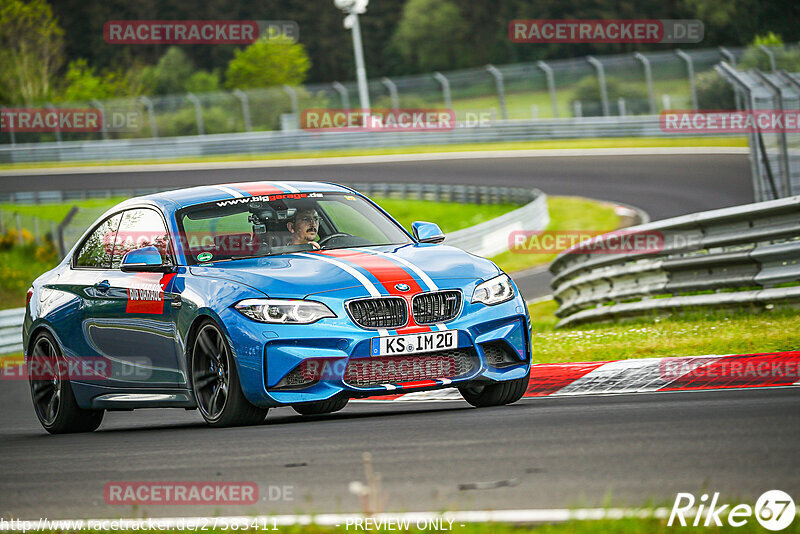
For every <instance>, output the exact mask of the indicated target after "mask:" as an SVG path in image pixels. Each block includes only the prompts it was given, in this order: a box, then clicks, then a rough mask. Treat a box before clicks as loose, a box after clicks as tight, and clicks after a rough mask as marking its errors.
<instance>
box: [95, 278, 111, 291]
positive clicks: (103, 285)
mask: <svg viewBox="0 0 800 534" xmlns="http://www.w3.org/2000/svg"><path fill="white" fill-rule="evenodd" d="M94 288H95V289H96V290H98V291H100V292H101V293H105V292H106V291H108V290H109V289H111V284H109V283H108V280H103V281H102V282H97V283H96V284H95V285H94Z"/></svg>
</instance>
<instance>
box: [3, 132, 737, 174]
mask: <svg viewBox="0 0 800 534" xmlns="http://www.w3.org/2000/svg"><path fill="white" fill-rule="evenodd" d="M746 146H747V138H746V137H669V138H661V137H619V138H597V139H595V138H591V139H556V140H550V141H515V142H508V143H468V144H455V145H417V146H403V147H380V148H361V149H331V150H319V151H315V152H299V151H298V152H266V153H260V154H228V155H213V156H191V157H182V158H165V159H142V160H114V161H100V162H98V161H54V162H40V163H28V162H25V163H3V164H0V170H19V169H50V168H60V167H86V166H90V167H102V166H109V165H148V164H166V163H214V162H235V161H258V160H281V159H298V158H301V159H304V158H330V157H346V156H383V155H395V154H429V153H438V152H476V151H483V150H547V149H588V148H662V147H746Z"/></svg>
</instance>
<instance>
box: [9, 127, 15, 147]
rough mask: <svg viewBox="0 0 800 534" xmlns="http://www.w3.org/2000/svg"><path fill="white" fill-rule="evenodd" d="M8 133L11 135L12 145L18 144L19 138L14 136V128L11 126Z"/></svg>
mask: <svg viewBox="0 0 800 534" xmlns="http://www.w3.org/2000/svg"><path fill="white" fill-rule="evenodd" d="M8 135H10V136H11V146H14V145H16V144H17V138H16V137H15V136H14V128H11V129H10V130H9V131H8Z"/></svg>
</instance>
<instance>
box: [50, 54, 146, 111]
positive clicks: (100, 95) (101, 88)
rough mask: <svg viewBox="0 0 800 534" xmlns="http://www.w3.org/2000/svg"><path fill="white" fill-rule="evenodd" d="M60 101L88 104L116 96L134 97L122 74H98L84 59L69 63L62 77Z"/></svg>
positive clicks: (108, 72)
mask: <svg viewBox="0 0 800 534" xmlns="http://www.w3.org/2000/svg"><path fill="white" fill-rule="evenodd" d="M64 82H65V87H64V88H63V91H62V92H61V94H60V95H59V99H60V100H65V101H68V102H74V101H83V102H89V101H91V100H92V99H95V98H96V99H98V100H102V99H104V98H114V97H117V96H135V93H134V91H133V88H132V87H130V85H129V83H128V80H127V79H126V76H125V75H124V74H121V73H118V72H111V71H106V72H103V73H100V74H98V73H97V72H96V70H95V69H94V68H93V67H90V66H89V64H88V63H87V62H86V60H85V59H78V60H76V61H71V62H70V64H69V66H68V67H67V74H66V75H65V76H64Z"/></svg>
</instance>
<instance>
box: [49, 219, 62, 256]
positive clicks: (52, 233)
mask: <svg viewBox="0 0 800 534" xmlns="http://www.w3.org/2000/svg"><path fill="white" fill-rule="evenodd" d="M57 235H58V234H57V232H56V222H55V221H50V242H51V243H53V245H55V246H56V248H58V240H57V239H56V236H57ZM62 258H63V256H62Z"/></svg>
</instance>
